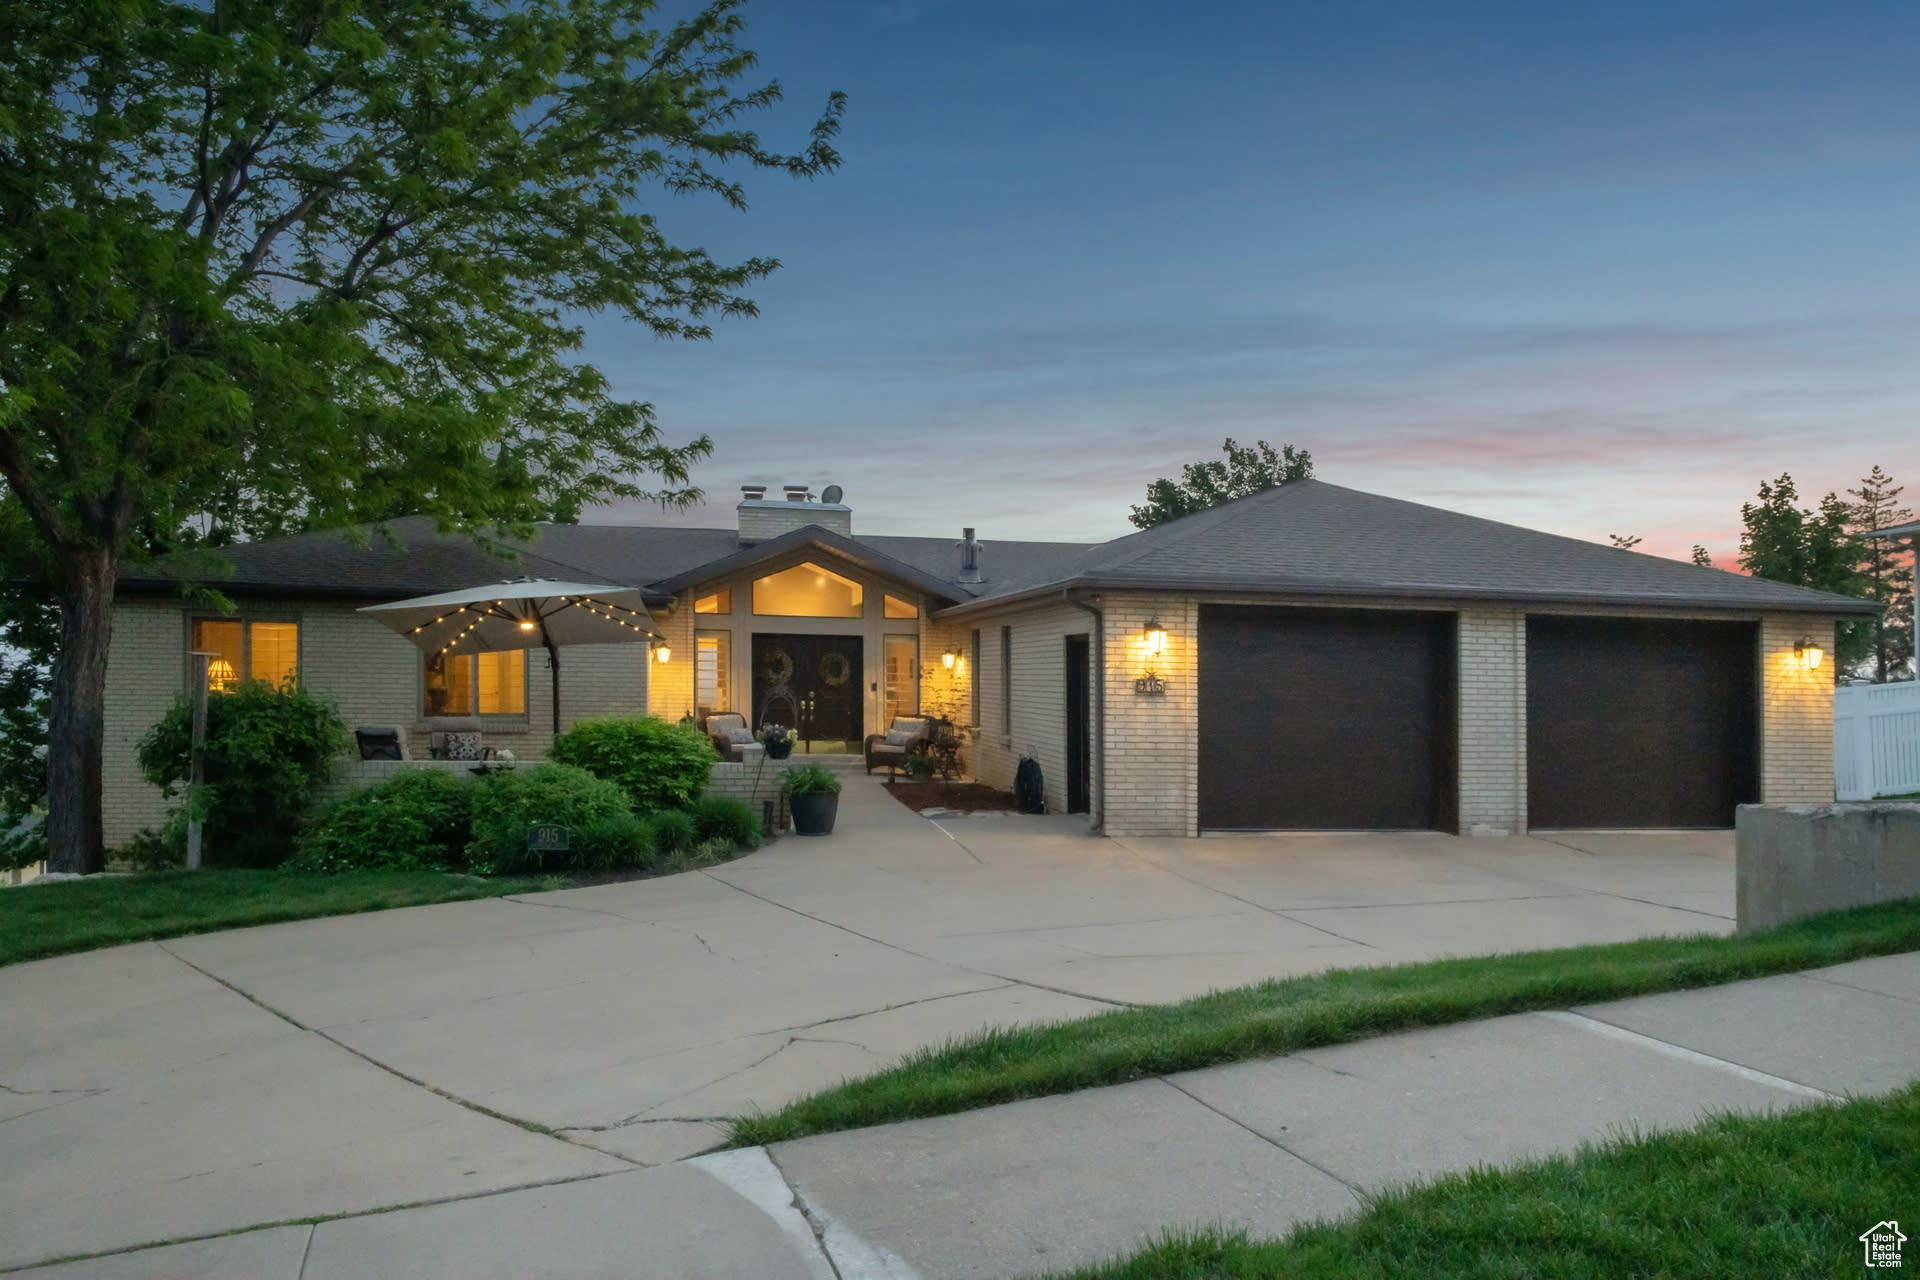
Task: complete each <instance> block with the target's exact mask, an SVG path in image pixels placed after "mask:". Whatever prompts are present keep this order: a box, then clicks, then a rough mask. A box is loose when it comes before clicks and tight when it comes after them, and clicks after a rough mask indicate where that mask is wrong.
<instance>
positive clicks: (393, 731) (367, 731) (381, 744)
mask: <svg viewBox="0 0 1920 1280" xmlns="http://www.w3.org/2000/svg"><path fill="white" fill-rule="evenodd" d="M353 740H354V742H355V743H357V744H358V745H359V747H360V758H361V759H362V760H411V759H413V757H412V756H410V755H408V754H407V734H406V731H405V730H404V729H402V728H401V727H400V726H399V725H397V724H363V725H357V726H355V727H354V730H353Z"/></svg>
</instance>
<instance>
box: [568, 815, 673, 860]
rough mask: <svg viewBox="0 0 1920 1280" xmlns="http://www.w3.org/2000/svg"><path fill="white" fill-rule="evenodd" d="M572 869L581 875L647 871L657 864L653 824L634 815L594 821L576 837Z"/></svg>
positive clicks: (583, 827)
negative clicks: (590, 872) (578, 870)
mask: <svg viewBox="0 0 1920 1280" xmlns="http://www.w3.org/2000/svg"><path fill="white" fill-rule="evenodd" d="M569 843H571V844H572V846H573V847H572V849H571V850H570V852H571V854H572V865H574V866H576V867H578V868H579V869H581V870H582V871H607V870H613V869H615V868H624V867H638V868H641V869H646V868H649V867H651V866H653V863H654V852H653V846H654V829H653V824H652V823H650V822H648V821H647V820H646V819H645V818H642V817H640V816H639V815H638V814H633V813H617V814H610V815H608V816H607V817H604V818H595V819H593V820H592V821H590V822H587V823H586V824H584V825H583V826H581V827H580V828H579V830H577V831H575V832H574V833H573V837H572V840H571V841H570V842H569Z"/></svg>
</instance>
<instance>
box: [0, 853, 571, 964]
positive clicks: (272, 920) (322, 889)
mask: <svg viewBox="0 0 1920 1280" xmlns="http://www.w3.org/2000/svg"><path fill="white" fill-rule="evenodd" d="M562 887H564V882H563V881H560V880H557V879H555V878H553V877H550V876H544V877H538V876H521V877H513V878H505V879H498V880H482V879H478V878H476V877H473V876H456V875H448V874H446V873H444V872H438V871H352V872H343V873H341V874H338V875H300V874H297V873H294V872H288V871H238V870H233V871H213V870H208V871H162V872H154V873H151V874H142V875H130V876H103V877H100V878H98V879H90V880H66V881H60V882H58V883H55V884H44V885H22V886H20V887H19V888H13V889H0V965H8V964H18V963H19V962H20V961H23V960H38V959H41V958H43V957H45V956H57V955H64V954H67V953H69V952H74V951H90V950H92V949H93V948H95V947H110V946H115V945H117V944H119V943H122V942H146V941H150V940H152V939H155V938H179V937H184V936H186V935H187V934H193V933H210V932H212V931H213V930H216V929H238V928H241V927H243V926H247V925H257V924H279V923H281V922H283V921H287V920H308V919H312V918H314V917H316V916H338V915H348V914H352V913H354V912H360V911H385V910H388V909H390V908H393V907H418V906H424V905H426V904H428V903H434V902H461V901H465V900H468V899H471V898H497V897H500V896H502V895H504V894H509V893H529V892H534V891H538V890H541V889H556V888H562Z"/></svg>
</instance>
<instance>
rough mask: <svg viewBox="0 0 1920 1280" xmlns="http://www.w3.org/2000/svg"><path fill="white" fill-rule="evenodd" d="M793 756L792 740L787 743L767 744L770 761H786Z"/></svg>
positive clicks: (789, 739)
mask: <svg viewBox="0 0 1920 1280" xmlns="http://www.w3.org/2000/svg"><path fill="white" fill-rule="evenodd" d="M792 754H793V739H792V738H788V739H787V740H786V741H785V742H769V743H768V744H767V759H769V760H785V759H786V758H787V757H788V756H790V755H792Z"/></svg>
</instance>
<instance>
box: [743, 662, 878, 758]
mask: <svg viewBox="0 0 1920 1280" xmlns="http://www.w3.org/2000/svg"><path fill="white" fill-rule="evenodd" d="M861 658H862V654H861V645H860V637H859V636H808V635H757V636H755V637H754V638H753V711H754V716H755V720H756V723H759V724H766V723H768V722H769V721H771V722H774V723H777V724H785V725H790V726H792V727H794V728H796V729H798V730H799V731H800V736H801V737H802V738H804V739H807V740H808V741H815V742H817V741H822V740H825V741H829V742H852V743H854V744H856V745H857V744H858V743H859V740H860V738H861V737H862V736H863V733H864V728H863V721H864V719H865V716H864V714H863V712H864V708H865V706H866V699H865V697H864V696H863V691H864V690H865V689H866V687H867V685H866V676H865V672H866V668H865V667H864V666H863V665H862V663H861Z"/></svg>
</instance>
